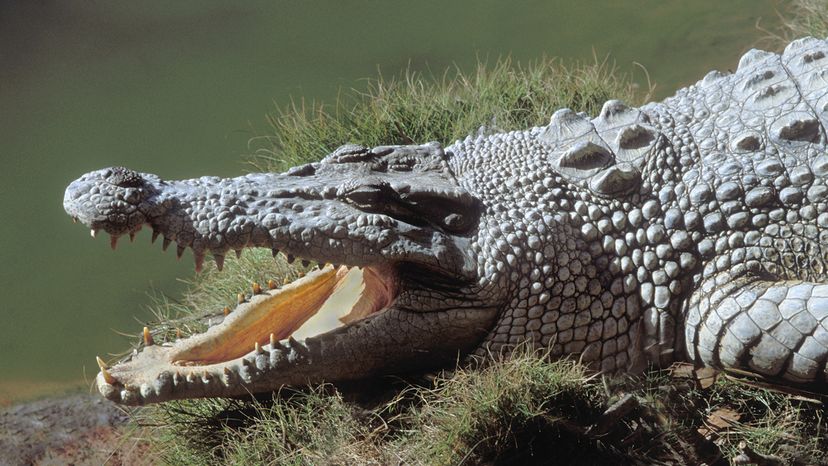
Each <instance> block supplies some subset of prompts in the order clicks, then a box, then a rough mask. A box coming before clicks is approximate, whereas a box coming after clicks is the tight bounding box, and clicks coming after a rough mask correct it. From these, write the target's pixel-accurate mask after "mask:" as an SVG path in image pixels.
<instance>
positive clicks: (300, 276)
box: [296, 272, 305, 278]
mask: <svg viewBox="0 0 828 466" xmlns="http://www.w3.org/2000/svg"><path fill="white" fill-rule="evenodd" d="M296 275H299V278H302V277H304V276H305V272H299V273H298V274H296Z"/></svg>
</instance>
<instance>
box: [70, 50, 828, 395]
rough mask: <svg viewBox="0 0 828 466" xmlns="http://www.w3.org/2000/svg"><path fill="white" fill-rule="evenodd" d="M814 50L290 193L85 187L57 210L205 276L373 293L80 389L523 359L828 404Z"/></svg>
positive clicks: (371, 160)
mask: <svg viewBox="0 0 828 466" xmlns="http://www.w3.org/2000/svg"><path fill="white" fill-rule="evenodd" d="M826 54H828V44H827V43H826V42H825V41H823V40H818V39H813V38H806V39H801V40H797V41H795V42H793V43H791V44H790V45H789V46H788V47H787V48H786V49H785V51H784V53H782V54H781V55H776V54H773V53H769V52H763V51H757V50H752V51H750V52H748V53H747V54H746V55H745V56H744V57H742V59H741V61H740V63H739V66H738V70H737V71H736V73H734V74H723V73H719V72H715V71H714V72H711V73H710V74H708V75H707V76H706V77H705V78H704V79H703V80H702V81H700V82H698V83H697V84H695V85H693V86H690V87H688V88H685V89H682V90H680V91H678V93H677V94H676V95H675V96H674V97H671V98H668V99H666V100H665V101H664V102H660V103H651V104H647V105H645V106H643V107H641V108H631V107H628V106H626V105H624V104H623V103H621V102H618V101H609V102H607V103H606V104H605V105H604V107H603V109H602V110H601V112H600V114H599V115H598V116H597V117H595V118H593V119H590V117H589V116H588V115H585V114H579V113H575V112H573V111H571V110H568V109H563V110H559V111H558V112H556V113H555V114H554V115H553V116H552V119H551V122H550V123H549V125H548V126H544V127H536V128H531V129H529V130H526V131H516V132H510V133H503V134H494V135H478V136H470V137H468V138H466V139H465V140H462V141H457V142H455V143H454V144H453V145H451V146H449V147H447V148H445V150H443V149H442V148H440V146H439V145H438V144H436V143H430V144H426V145H422V146H386V147H376V148H373V149H369V148H364V147H360V146H352V145H348V146H343V147H341V148H339V149H338V150H337V151H335V152H334V153H333V154H331V155H330V156H328V157H327V158H326V159H324V160H323V161H321V162H319V163H313V164H308V165H304V166H301V167H296V168H294V169H291V170H290V171H288V172H287V173H286V174H281V175H275V174H252V175H247V176H244V177H240V178H235V179H229V180H227V179H218V178H201V179H198V180H188V181H178V182H165V181H162V180H160V179H159V178H158V177H156V176H154V175H148V174H138V173H136V172H133V171H131V170H127V169H123V168H113V169H106V170H101V171H98V172H93V173H90V174H87V175H84V176H83V177H82V178H80V179H79V180H77V181H75V182H74V183H73V184H72V185H71V186H70V187H69V188H68V189H67V192H66V198H65V201H64V205H65V207H66V210H67V212H68V213H69V214H70V215H72V216H73V217H76V218H78V219H80V220H81V221H82V222H83V223H85V224H86V225H88V226H90V227H91V228H92V229H93V233H94V232H95V231H96V230H99V229H103V230H105V231H107V232H108V233H110V234H112V235H113V237H115V238H117V237H118V236H120V235H123V234H130V233H134V232H135V231H137V229H139V228H140V227H141V226H142V225H144V224H149V225H150V226H151V227H152V228H153V230H154V232H155V234H158V233H160V234H163V235H164V237H165V244H169V242H170V241H176V242H177V243H178V245H179V248H180V250H183V249H184V248H186V247H190V248H192V249H193V251H194V254H195V256H196V258H197V259H196V260H197V264H200V263H201V261H202V260H203V257H204V255H205V254H206V253H207V252H210V253H212V255H213V256H214V257H215V258H216V263H217V265H218V266H219V267H220V266H221V264H222V261H223V258H224V254H225V253H226V252H227V251H228V250H230V249H233V250H241V249H242V248H245V247H253V246H256V247H269V248H273V249H274V250H281V251H283V252H284V253H285V254H289V255H290V256H296V257H301V258H304V259H306V260H307V259H309V260H315V261H319V262H320V263H322V262H334V263H339V264H346V265H344V266H342V268H338V267H335V268H325V269H323V270H321V271H319V272H318V274H320V275H319V276H320V277H321V276H322V275H325V274H328V275H325V276H326V277H332V278H330V279H331V280H339V281H337V282H336V283H337V284H336V285H331V287H332V288H331V289H334V288H336V289H339V287H342V286H345V285H344V284H343V283H344V280H345V278H344V277H346V276H348V274H349V273H350V271H351V270H354V269H356V268H361V270H363V271H364V272H363V275H364V276H365V277H366V278H364V279H363V280H364V289H365V290H369V291H363V296H365V295H371V296H374V295H376V296H384V298H382V299H379V298H377V299H375V300H373V301H371V303H373V304H371V305H362V304H356V305H354V306H353V307H352V308H350V311H351V313H352V314H353V313H354V312H355V311H354V309H363V308H364V311H360V313H356V314H353V315H354V317H353V318H352V319H345V318H340V321H341V323H342V325H341V326H340V327H338V328H337V329H335V330H330V329H329V330H326V331H324V332H322V333H319V334H316V335H312V336H309V337H306V338H305V339H300V340H297V339H294V338H293V337H292V335H294V334H297V335H298V334H300V333H301V332H299V330H301V328H300V327H301V325H303V324H301V323H298V324H297V325H298V326H299V327H296V326H293V327H289V328H288V327H285V326H281V327H280V326H279V325H277V326H276V327H277V330H282V332H281V334H280V335H281V336H280V337H278V338H277V339H278V340H281V343H279V342H276V341H273V337H268V335H270V334H271V333H272V332H271V330H272V329H263V330H261V331H257V332H252V331H251V332H248V331H247V330H239V329H238V328H231V327H227V328H224V329H223V330H221V331H220V332H221V333H222V335H221V336H216V337H211V338H213V340H211V341H218V340H222V341H223V340H227V339H232V338H231V337H227V336H226V335H227V334H230V333H234V332H235V333H238V332H240V331H242V332H248V333H251V335H253V336H251V338H252V339H254V340H256V346H255V348H254V346H253V343H252V342H251V343H250V344H249V345H247V346H246V347H245V349H244V350H243V351H236V352H233V354H230V355H227V357H226V358H219V357H218V356H210V358H208V359H209V360H208V361H207V362H204V361H202V360H199V359H198V358H195V357H191V356H192V355H193V354H194V350H193V344H190V346H187V345H188V343H186V341H187V340H188V339H184V340H182V342H184V343H181V344H182V345H183V346H181V347H180V348H178V349H176V350H168V351H167V350H165V349H164V348H163V347H161V346H159V345H156V346H153V347H152V348H156V349H155V350H153V351H154V352H152V353H151V354H145V353H147V351H146V350H145V351H144V352H142V353H140V354H139V355H138V356H135V357H133V359H132V360H131V361H126V362H122V363H121V364H117V365H114V366H112V367H109V368H106V367H105V366H104V365H102V366H101V367H102V371H103V372H102V375H99V378H98V384H99V388H101V391H102V393H104V394H105V395H107V396H108V397H110V398H112V399H115V400H117V401H123V402H128V403H143V402H148V401H163V400H166V399H172V398H185V397H192V396H220V395H231V394H238V393H243V392H244V391H246V390H251V391H255V390H272V389H275V388H278V386H280V385H281V384H285V383H288V384H289V383H302V382H305V381H309V380H340V379H349V378H358V377H365V376H367V375H371V374H377V373H391V372H402V371H407V370H412V369H414V368H418V367H425V366H435V365H438V364H442V363H445V362H447V361H448V362H451V361H453V359H454V357H456V355H457V353H458V352H460V353H463V354H469V353H477V354H484V353H486V352H491V351H493V352H498V351H503V350H508V349H509V348H511V347H513V346H514V345H517V344H520V343H523V342H527V341H528V342H531V343H533V344H535V345H536V346H538V347H549V348H551V352H552V354H553V355H575V356H576V357H577V358H579V359H580V360H581V361H583V362H585V363H588V364H590V365H591V366H592V367H594V368H595V369H597V370H601V371H604V372H608V373H609V372H617V371H626V372H639V371H641V370H643V369H644V368H645V367H647V366H648V365H656V366H659V365H665V364H668V363H670V362H672V361H676V360H689V361H692V362H695V363H697V364H699V365H706V366H711V367H716V368H720V369H725V370H728V369H732V370H738V371H747V372H751V373H754V374H757V375H759V376H762V377H765V378H767V379H768V380H771V381H774V382H777V383H784V384H794V385H802V386H808V387H809V388H812V389H816V390H820V391H823V392H824V391H825V390H826V386H828V372H827V371H826V363H827V362H828V155H826V144H828V136H827V135H826V131H825V125H826V118H828V113H826V112H828V84H826V78H828V58H826ZM113 244H114V243H113ZM326 271H327V272H326ZM311 275H313V274H311ZM333 277H335V278H333ZM302 280H305V281H304V282H302V283H317V282H321V281H323V278H318V277H317V275H313V277H310V276H309V278H306V279H302ZM331 283H333V282H331ZM289 286H296V287H297V290H298V289H305V288H308V287H309V286H310V285H303V284H301V283H299V282H296V283H294V284H291V285H288V287H289ZM269 288H271V290H268V291H265V292H264V293H266V294H267V293H271V294H273V296H276V297H278V296H280V294H279V293H280V292H279V290H274V289H273V288H272V287H269ZM377 290H384V291H377ZM268 296H270V295H268ZM372 299H373V298H372ZM320 300H321V298H320ZM320 302H321V301H320ZM360 302H362V301H360ZM246 305H247V304H241V305H240V307H242V306H246ZM314 306H315V305H314ZM314 306H310V307H314ZM310 307H309V308H310ZM317 308H318V306H316V307H315V308H314V309H317ZM250 312H254V311H249V310H247V309H246V308H245V309H240V310H239V311H234V312H233V313H231V314H230V316H231V317H232V316H235V315H236V314H237V313H238V314H245V313H250ZM256 312H258V311H256ZM297 312H298V311H297ZM302 312H307V313H308V314H314V313H317V312H320V313H321V311H317V310H310V311H301V312H299V314H302ZM302 318H305V319H307V318H309V317H305V316H302ZM228 319H229V318H228ZM299 320H301V319H299ZM222 325H224V324H222ZM257 325H259V324H257ZM262 325H263V324H262ZM280 325H281V324H280ZM217 327H221V326H217ZM294 327H296V328H294ZM246 328H247V327H244V329H246ZM297 329H299V330H297ZM212 330H213V329H211V331H212ZM216 332H219V330H217V331H216ZM297 332H298V333H297ZM208 333H209V332H208ZM276 333H279V332H278V331H277V332H276ZM254 334H255V335H254ZM193 338H196V339H197V338H198V336H196V337H193ZM311 342H312V344H311ZM259 343H261V345H262V346H261V347H260V346H259ZM177 344H178V343H177ZM277 347H278V348H277ZM173 348H177V347H175V346H174V347H173ZM182 348H183V349H182ZM251 348H254V349H253V350H252V351H251ZM263 348H264V349H263ZM264 350H267V351H268V352H269V353H268V354H271V361H273V362H272V363H271V362H268V361H267V360H266V359H267V358H266V357H263V356H262V355H261V353H262V352H263V351H264ZM165 351H166V353H165ZM196 352H197V351H196ZM168 353H169V354H168ZM274 353H277V354H276V356H274V355H273V354H274ZM234 358H235V359H234ZM245 358H247V359H245ZM161 360H164V361H167V362H165V363H164V364H167V366H165V365H163V364H160V365H159V364H156V363H155V362H154V361H161ZM181 361H184V362H185V363H182V362H181ZM239 361H241V362H239ZM244 361H247V362H244ZM251 361H252V362H251ZM169 364H172V365H176V364H177V365H178V366H181V368H182V369H181V370H184V369H186V370H191V369H190V368H193V369H192V371H195V370H199V371H201V370H202V369H203V368H205V367H206V369H205V370H206V372H204V373H205V374H211V372H210V370H212V369H211V368H213V367H222V368H224V369H223V370H229V371H230V374H231V375H228V376H227V377H226V379H227V380H228V381H227V382H226V383H224V384H216V383H212V384H211V382H208V381H204V380H207V378H208V376H207V375H204V377H199V379H200V380H199V381H197V382H188V383H185V382H181V383H180V385H179V384H178V383H177V382H176V383H173V382H175V380H180V381H183V380H184V379H187V380H191V379H192V377H190V375H181V374H179V375H178V376H175V377H173V376H170V375H169V374H170V373H171V372H170V371H171V369H169V367H173V366H169ZM251 364H252V366H251ZM257 364H258V366H257ZM168 366H169V367H168ZM228 367H229V369H228ZM250 367H258V369H256V370H255V371H254V370H247V371H245V369H244V368H250ZM254 372H255V373H254ZM164 374H167V375H164ZM232 374H242V376H237V375H235V376H234V375H232ZM220 376H221V373H219V372H218V370H216V372H215V376H214V377H216V378H219V377H220ZM234 377H235V378H236V379H238V380H237V381H236V382H231V381H229V380H230V379H233V378H234ZM174 379H175V380H174ZM201 379H203V380H201ZM164 380H167V382H164ZM170 380H172V381H173V382H170ZM141 381H144V382H143V383H144V385H147V386H148V388H146V389H140V388H138V386H139V385H140V384H141V383H142V382H141ZM159 381H160V382H159ZM219 385H220V387H219ZM196 386H197V387H196ZM211 386H212V387H217V388H209V387H211ZM205 387H208V388H205Z"/></svg>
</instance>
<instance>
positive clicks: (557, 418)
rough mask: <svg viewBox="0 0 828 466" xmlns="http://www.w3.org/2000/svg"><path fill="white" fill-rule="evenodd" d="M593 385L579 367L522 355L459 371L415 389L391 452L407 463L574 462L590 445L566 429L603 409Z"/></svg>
mask: <svg viewBox="0 0 828 466" xmlns="http://www.w3.org/2000/svg"><path fill="white" fill-rule="evenodd" d="M598 387H599V385H598V384H596V383H595V382H594V381H593V380H592V379H590V378H589V377H587V375H586V369H585V368H584V367H583V366H580V365H578V364H576V363H574V362H572V361H568V360H559V361H555V362H547V361H545V360H544V359H543V358H540V357H538V355H536V354H532V353H530V352H528V351H526V352H521V353H516V354H515V355H513V356H512V357H510V358H509V359H507V360H505V361H501V362H498V363H496V364H490V365H488V366H487V367H485V368H483V369H471V370H466V369H458V370H457V371H456V372H455V373H454V374H452V375H451V377H443V378H440V379H438V380H437V382H436V386H435V388H432V389H419V390H416V397H417V400H418V403H416V405H415V407H414V408H413V409H412V410H411V411H410V412H409V413H408V415H409V416H410V419H409V420H408V428H407V429H406V430H404V432H403V433H402V435H401V436H400V438H399V440H398V441H397V449H398V450H399V451H401V452H402V454H403V458H404V463H406V464H418V463H422V464H436V465H449V464H454V465H459V464H481V463H484V462H498V461H500V462H504V461H505V462H521V461H529V460H532V459H535V460H537V459H538V458H542V457H543V456H544V455H556V456H558V457H559V458H575V457H576V456H577V454H576V452H577V451H578V450H579V449H581V448H583V447H584V446H586V445H589V446H590V447H592V446H594V445H591V444H592V442H590V441H589V439H588V438H587V437H585V436H583V435H579V433H581V432H580V431H579V429H578V428H574V429H573V427H572V426H573V425H577V424H579V423H584V421H586V420H589V419H594V418H595V417H596V416H597V415H599V414H600V413H601V412H602V411H603V404H604V401H605V400H604V398H603V396H601V393H600V391H599V388H598ZM597 456H599V455H597V454H596V452H595V451H593V454H591V455H590V457H591V458H593V459H594V458H596V457H597ZM425 458H427V459H428V460H427V461H425V462H424V461H423V459H425Z"/></svg>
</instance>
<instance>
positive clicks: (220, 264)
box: [213, 254, 224, 272]
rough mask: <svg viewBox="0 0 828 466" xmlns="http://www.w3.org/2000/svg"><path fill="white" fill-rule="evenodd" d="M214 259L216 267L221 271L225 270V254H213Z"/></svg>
mask: <svg viewBox="0 0 828 466" xmlns="http://www.w3.org/2000/svg"><path fill="white" fill-rule="evenodd" d="M213 260H214V261H216V268H217V269H218V270H219V272H221V271H222V270H224V255H222V254H213Z"/></svg>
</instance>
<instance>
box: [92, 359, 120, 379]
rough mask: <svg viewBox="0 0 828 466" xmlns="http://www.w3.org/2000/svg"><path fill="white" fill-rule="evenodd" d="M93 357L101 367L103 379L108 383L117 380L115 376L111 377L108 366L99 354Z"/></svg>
mask: <svg viewBox="0 0 828 466" xmlns="http://www.w3.org/2000/svg"><path fill="white" fill-rule="evenodd" d="M95 359H96V360H97V361H98V367H100V369H101V374H103V378H104V381H105V382H106V383H108V384H110V385H114V384H115V383H117V382H118V381H117V380H116V379H115V377H112V374H110V373H109V367H107V365H106V363H105V362H104V361H103V359H101V358H100V356H95Z"/></svg>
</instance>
